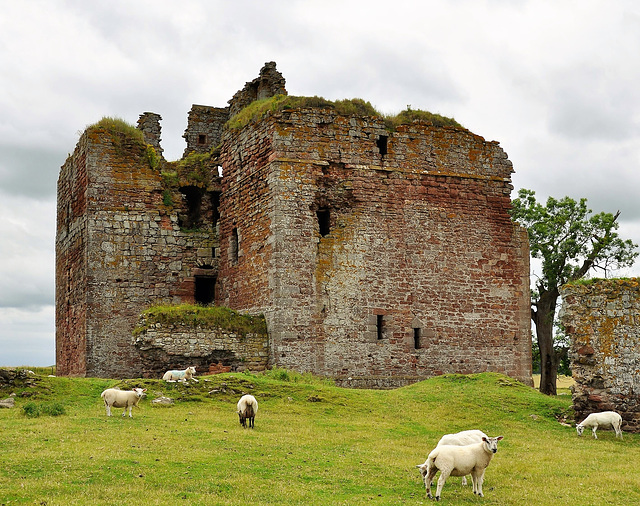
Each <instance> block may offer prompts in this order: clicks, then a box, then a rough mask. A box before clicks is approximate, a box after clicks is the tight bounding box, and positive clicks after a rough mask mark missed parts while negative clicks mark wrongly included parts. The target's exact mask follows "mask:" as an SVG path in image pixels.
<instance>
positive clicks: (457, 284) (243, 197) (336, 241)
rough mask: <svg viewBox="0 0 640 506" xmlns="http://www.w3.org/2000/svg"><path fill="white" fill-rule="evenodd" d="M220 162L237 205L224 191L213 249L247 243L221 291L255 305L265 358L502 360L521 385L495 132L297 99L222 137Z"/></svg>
mask: <svg viewBox="0 0 640 506" xmlns="http://www.w3.org/2000/svg"><path fill="white" fill-rule="evenodd" d="M380 136H387V137H388V141H387V146H388V152H387V154H386V155H385V156H381V155H380V153H379V149H378V147H377V144H376V141H377V139H378V138H379V137H380ZM408 139H410V140H411V143H410V144H409V143H408ZM265 141H266V142H265ZM269 150H270V151H271V152H269ZM429 153H431V155H429ZM425 154H427V156H426V157H425ZM223 166H224V174H225V178H224V180H223V188H224V190H223V195H225V194H226V195H230V196H233V200H230V199H223V200H222V209H223V211H222V214H223V219H222V222H221V229H222V249H223V250H224V249H225V246H224V245H225V239H224V237H227V236H229V230H230V229H231V228H232V227H234V226H235V227H238V230H239V235H240V236H241V237H242V238H243V239H242V241H241V242H242V244H243V245H242V246H241V248H240V249H241V251H242V255H241V256H240V258H239V260H238V263H237V264H236V265H233V266H232V265H229V264H228V262H227V257H226V256H225V257H224V258H223V259H222V260H221V265H220V272H221V279H222V280H223V281H222V284H223V289H222V290H221V296H222V301H221V302H222V303H223V304H225V305H229V306H231V307H236V308H242V309H246V310H251V311H258V310H259V311H264V312H265V314H266V315H267V321H268V324H269V329H270V336H271V340H272V346H273V350H272V351H273V358H274V360H275V361H276V363H278V364H279V365H282V366H284V367H292V368H296V369H299V370H305V371H312V372H315V373H319V374H326V375H329V376H337V375H351V376H367V375H379V374H387V375H392V376H393V375H399V376H400V375H402V376H411V377H414V378H422V377H429V376H432V375H434V374H441V373H446V372H458V373H473V372H481V371H498V372H503V373H506V374H510V375H511V376H514V377H516V378H518V379H521V380H522V381H525V382H527V383H528V384H530V383H531V370H530V344H531V342H530V330H529V327H530V323H529V301H528V293H529V286H528V274H529V271H528V244H527V240H526V233H525V232H524V231H523V230H522V229H519V228H518V227H516V226H514V225H513V224H512V223H511V220H510V218H509V215H508V213H507V210H508V207H509V205H510V199H509V192H510V189H511V186H510V173H511V171H512V168H511V164H510V162H509V161H508V159H507V158H506V155H505V154H504V152H503V151H502V150H501V149H500V148H499V146H498V145H497V143H487V142H485V141H484V140H483V139H482V138H480V137H478V136H475V135H473V134H471V133H469V132H467V131H463V130H455V129H446V128H436V127H429V126H419V125H412V126H411V127H404V128H402V129H401V130H400V133H398V134H396V133H389V132H387V131H386V130H384V128H383V125H382V124H381V123H380V122H378V121H376V120H375V119H373V118H354V117H351V118H346V117H339V116H336V115H335V113H333V111H331V110H293V111H290V112H285V113H281V114H277V115H274V116H272V117H270V118H269V119H267V120H265V121H262V122H260V123H258V124H257V125H252V126H249V127H246V128H244V129H243V130H241V131H239V132H230V135H228V136H227V137H225V144H224V145H223ZM321 208H327V209H329V210H330V214H331V232H330V233H329V234H328V235H326V236H325V237H321V236H320V234H319V232H318V221H317V216H316V211H317V210H318V209H321ZM244 216H251V220H244V219H242V218H243V217H244ZM258 245H266V246H268V247H266V248H265V247H257V246H258ZM254 252H255V253H254ZM256 287H259V289H258V290H255V288H256ZM270 294H271V295H270ZM269 299H270V300H269ZM376 308H384V311H385V315H384V318H383V322H382V325H383V327H384V330H383V338H382V339H377V336H376V330H375V329H376V325H377V320H376V317H375V314H376V312H377V309H376ZM416 319H417V320H418V321H419V324H417V325H418V326H419V327H420V328H421V332H422V333H423V339H422V343H421V345H420V348H419V349H414V338H413V332H414V331H413V328H412V326H411V322H413V321H414V320H416Z"/></svg>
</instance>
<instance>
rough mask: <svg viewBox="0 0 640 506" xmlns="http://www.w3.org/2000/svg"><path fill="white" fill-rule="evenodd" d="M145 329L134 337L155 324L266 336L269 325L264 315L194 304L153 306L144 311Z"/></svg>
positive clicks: (136, 332) (140, 328) (135, 331)
mask: <svg viewBox="0 0 640 506" xmlns="http://www.w3.org/2000/svg"><path fill="white" fill-rule="evenodd" d="M143 315H144V316H145V319H146V325H147V326H145V327H141V326H137V327H136V328H135V329H134V331H133V333H134V335H137V334H139V333H140V332H142V331H144V330H146V329H147V328H148V326H149V325H153V324H155V323H160V324H169V325H173V324H176V323H181V324H184V325H189V326H192V327H196V326H200V327H216V328H222V329H226V330H229V331H232V332H235V333H236V334H240V335H243V336H244V335H246V334H253V333H258V334H266V332H267V324H266V321H265V319H264V316H262V315H248V314H242V313H239V312H237V311H234V310H233V309H229V308H226V307H204V306H197V305H192V304H181V305H176V306H153V307H150V308H149V309H146V310H145V311H143Z"/></svg>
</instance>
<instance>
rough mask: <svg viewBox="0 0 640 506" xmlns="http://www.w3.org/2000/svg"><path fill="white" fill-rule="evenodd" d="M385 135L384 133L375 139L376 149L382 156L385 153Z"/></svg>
mask: <svg viewBox="0 0 640 506" xmlns="http://www.w3.org/2000/svg"><path fill="white" fill-rule="evenodd" d="M388 138H389V137H387V136H386V135H381V136H380V137H378V140H377V141H376V146H378V150H379V151H380V155H382V156H384V155H386V154H387V139H388Z"/></svg>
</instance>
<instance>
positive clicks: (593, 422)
mask: <svg viewBox="0 0 640 506" xmlns="http://www.w3.org/2000/svg"><path fill="white" fill-rule="evenodd" d="M598 427H602V428H603V429H613V430H615V431H616V437H618V436H620V439H622V417H621V416H620V415H619V414H618V413H616V412H615V411H603V412H601V413H591V414H590V415H589V416H588V417H587V418H585V419H584V420H583V421H582V422H580V423H579V424H578V425H576V430H577V431H578V436H582V432H583V431H584V429H588V428H590V429H591V432H592V433H593V437H594V438H596V439H598V436H596V430H598Z"/></svg>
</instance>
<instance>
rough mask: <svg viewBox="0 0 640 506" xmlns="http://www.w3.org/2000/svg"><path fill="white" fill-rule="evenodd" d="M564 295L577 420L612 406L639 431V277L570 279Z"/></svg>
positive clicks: (628, 427) (629, 428) (627, 428)
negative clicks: (578, 281) (577, 281)
mask: <svg viewBox="0 0 640 506" xmlns="http://www.w3.org/2000/svg"><path fill="white" fill-rule="evenodd" d="M562 301H563V303H562V315H561V317H562V322H563V324H564V327H565V331H566V333H567V335H568V336H569V337H570V338H571V348H570V352H569V358H570V359H571V372H572V375H573V379H574V380H575V386H574V387H573V407H574V410H575V413H576V420H578V421H580V420H582V419H584V418H585V417H586V416H587V415H589V414H590V413H593V412H596V411H608V410H613V411H617V412H619V413H620V414H621V415H622V418H623V430H625V431H633V432H638V431H640V279H638V278H635V279H628V280H625V279H611V280H594V281H593V282H589V283H587V284H570V285H566V286H564V287H563V288H562Z"/></svg>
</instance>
